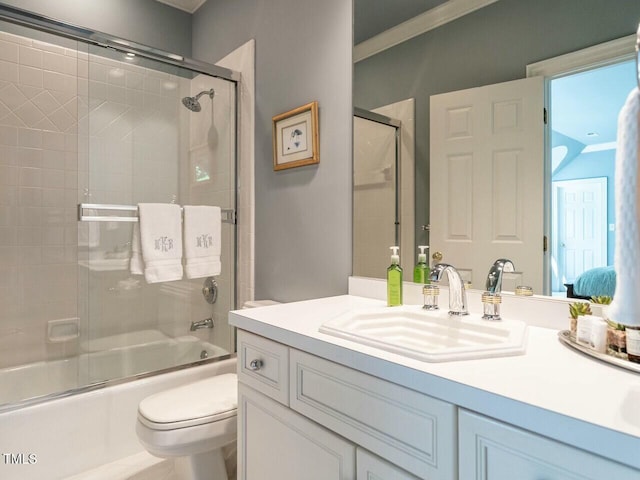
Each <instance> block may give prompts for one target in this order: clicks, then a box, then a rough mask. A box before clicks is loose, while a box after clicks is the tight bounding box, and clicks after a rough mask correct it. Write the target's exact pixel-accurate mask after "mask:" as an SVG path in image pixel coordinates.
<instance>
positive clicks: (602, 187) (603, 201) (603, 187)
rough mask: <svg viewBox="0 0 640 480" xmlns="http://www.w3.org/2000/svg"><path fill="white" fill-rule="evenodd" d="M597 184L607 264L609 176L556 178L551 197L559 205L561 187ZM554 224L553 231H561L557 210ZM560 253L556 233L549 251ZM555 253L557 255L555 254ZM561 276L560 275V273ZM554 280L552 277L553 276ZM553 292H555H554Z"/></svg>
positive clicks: (601, 237) (602, 242)
mask: <svg viewBox="0 0 640 480" xmlns="http://www.w3.org/2000/svg"><path fill="white" fill-rule="evenodd" d="M588 183H589V184H595V185H597V186H598V187H599V188H598V190H599V192H598V196H599V205H600V207H601V210H602V212H601V216H600V224H601V225H600V229H599V230H598V231H599V232H600V242H599V244H600V249H601V250H602V252H601V253H602V258H604V260H605V264H606V259H607V252H608V242H607V207H608V201H607V177H589V178H576V179H572V180H556V181H555V182H552V183H551V185H552V198H551V203H552V205H557V203H558V191H559V190H560V188H562V187H564V186H567V185H579V184H588ZM551 214H552V217H553V218H552V226H553V231H554V232H558V231H559V218H560V216H559V215H558V212H556V211H552V212H551ZM559 253H560V238H559V236H558V235H555V236H554V237H553V238H552V242H551V250H550V252H549V256H550V257H551V258H552V259H553V258H554V256H555V258H556V259H557V258H558V256H557V254H559ZM554 254H555V255H554ZM558 276H559V275H558ZM551 280H552V277H551ZM559 281H560V282H562V279H561V278H559ZM551 284H552V285H551V287H552V290H553V280H552V281H551ZM559 291H561V290H559ZM552 293H553V292H552Z"/></svg>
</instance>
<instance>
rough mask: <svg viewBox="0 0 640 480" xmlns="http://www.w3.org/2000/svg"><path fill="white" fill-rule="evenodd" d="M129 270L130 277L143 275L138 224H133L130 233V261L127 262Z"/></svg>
mask: <svg viewBox="0 0 640 480" xmlns="http://www.w3.org/2000/svg"><path fill="white" fill-rule="evenodd" d="M129 270H130V271H131V274H132V275H143V274H144V262H143V261H142V246H141V245H140V222H135V223H134V224H133V232H132V233H131V260H129Z"/></svg>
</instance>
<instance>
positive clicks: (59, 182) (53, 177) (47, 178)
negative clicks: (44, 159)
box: [42, 169, 65, 188]
mask: <svg viewBox="0 0 640 480" xmlns="http://www.w3.org/2000/svg"><path fill="white" fill-rule="evenodd" d="M64 173H65V172H64V170H53V169H44V170H43V171H42V186H43V187H47V188H64V187H65V184H64V183H65V182H64V179H65V176H64Z"/></svg>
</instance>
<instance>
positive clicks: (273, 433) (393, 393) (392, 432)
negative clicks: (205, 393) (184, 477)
mask: <svg viewBox="0 0 640 480" xmlns="http://www.w3.org/2000/svg"><path fill="white" fill-rule="evenodd" d="M287 350H288V352H287ZM286 362H288V367H289V371H288V374H285V369H283V368H282V367H283V363H286ZM238 380H239V382H240V385H239V397H238V419H239V420H238V421H239V425H238V463H239V465H238V474H239V476H238V478H239V480H273V479H278V480H287V479H294V478H295V479H298V480H299V479H301V478H304V479H305V480H312V479H316V478H317V479H324V480H332V479H336V480H337V479H354V478H358V479H373V478H375V479H378V480H405V479H406V480H412V479H416V478H426V479H429V480H445V479H446V480H450V479H452V478H456V476H457V472H456V470H457V436H456V407H455V406H453V405H451V404H448V403H446V402H442V401H440V400H436V399H433V398H431V397H428V396H426V395H423V394H420V393H418V392H415V391H413V390H410V389H407V388H404V387H401V386H399V385H395V384H393V383H390V382H387V381H384V380H380V379H379V378H376V377H372V376H370V375H366V374H363V373H361V372H358V371H355V370H353V369H350V368H346V367H343V366H341V365H338V364H335V363H333V362H329V361H327V360H324V359H321V358H319V357H315V356H313V355H309V354H307V353H304V352H300V351H298V350H295V349H293V348H288V347H286V346H284V345H282V344H279V343H277V342H273V341H271V340H268V339H265V338H262V337H259V336H256V335H253V334H250V333H247V332H244V331H238ZM258 390H260V391H258ZM285 390H287V391H288V392H289V394H288V395H287V396H286V397H285V396H284V395H282V392H283V391H285ZM267 395H268V397H267ZM269 397H270V398H269ZM356 447H357V448H358V455H357V457H358V462H356ZM370 452H373V454H372V453H370ZM356 463H358V467H357V472H358V474H357V477H356Z"/></svg>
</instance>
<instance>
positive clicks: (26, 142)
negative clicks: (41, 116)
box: [18, 128, 42, 148]
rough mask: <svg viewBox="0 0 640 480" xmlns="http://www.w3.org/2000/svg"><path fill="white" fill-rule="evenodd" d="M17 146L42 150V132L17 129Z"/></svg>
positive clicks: (30, 129)
mask: <svg viewBox="0 0 640 480" xmlns="http://www.w3.org/2000/svg"><path fill="white" fill-rule="evenodd" d="M18 144H19V145H20V146H21V147H30V148H42V130H36V129H33V128H19V129H18Z"/></svg>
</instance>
